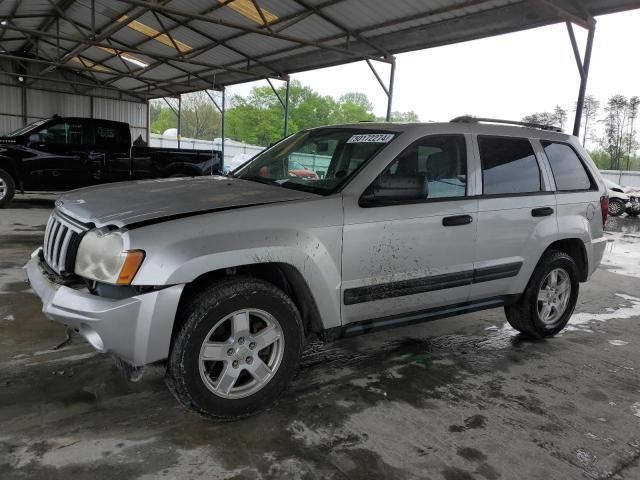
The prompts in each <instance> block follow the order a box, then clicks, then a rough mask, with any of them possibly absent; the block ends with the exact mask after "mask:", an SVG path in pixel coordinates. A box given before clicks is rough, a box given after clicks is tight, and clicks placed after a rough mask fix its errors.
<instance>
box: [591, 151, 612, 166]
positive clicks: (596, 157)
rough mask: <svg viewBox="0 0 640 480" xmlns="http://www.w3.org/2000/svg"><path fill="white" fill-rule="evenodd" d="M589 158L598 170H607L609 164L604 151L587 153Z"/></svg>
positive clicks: (607, 156)
mask: <svg viewBox="0 0 640 480" xmlns="http://www.w3.org/2000/svg"><path fill="white" fill-rule="evenodd" d="M589 156H590V157H591V159H592V160H593V163H595V164H596V167H598V168H599V169H600V170H608V169H609V166H610V164H611V159H610V158H609V154H608V153H607V152H605V151H604V150H592V151H589Z"/></svg>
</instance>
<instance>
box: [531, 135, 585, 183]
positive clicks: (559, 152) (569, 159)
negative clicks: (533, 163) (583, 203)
mask: <svg viewBox="0 0 640 480" xmlns="http://www.w3.org/2000/svg"><path fill="white" fill-rule="evenodd" d="M541 143H542V146H543V148H544V152H545V153H546V155H547V158H548V159H549V164H550V165H551V170H552V171H553V177H554V178H555V180H556V187H557V189H558V190H589V189H590V188H591V178H589V175H588V174H587V172H586V170H585V168H584V165H583V164H582V162H581V161H580V158H578V155H577V154H576V152H575V151H574V150H573V148H571V147H570V146H569V145H567V144H565V143H555V142H544V141H543V142H541Z"/></svg>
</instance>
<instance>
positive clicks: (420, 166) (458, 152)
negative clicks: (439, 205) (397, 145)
mask: <svg viewBox="0 0 640 480" xmlns="http://www.w3.org/2000/svg"><path fill="white" fill-rule="evenodd" d="M382 175H387V176H393V175H404V176H407V175H409V176H426V178H427V181H428V183H429V193H428V198H449V197H463V196H464V195H465V194H466V188H467V147H466V143H465V139H464V136H462V135H432V136H429V137H425V138H423V139H421V140H418V141H417V142H415V143H414V144H413V145H411V146H410V147H408V148H407V149H406V150H405V151H404V152H402V153H401V154H400V155H399V156H398V157H397V158H396V159H395V160H394V161H393V162H391V164H390V165H389V166H388V167H387V168H386V169H385V170H384V172H382Z"/></svg>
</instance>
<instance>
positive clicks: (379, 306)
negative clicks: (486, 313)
mask: <svg viewBox="0 0 640 480" xmlns="http://www.w3.org/2000/svg"><path fill="white" fill-rule="evenodd" d="M470 145H471V140H470V137H469V136H468V135H464V134H456V135H449V134H446V135H444V134H443V135H430V136H426V137H423V138H422V139H420V140H418V141H416V142H414V143H413V144H412V145H410V146H409V147H408V148H407V149H405V150H404V151H403V152H402V153H401V154H400V155H399V156H398V157H396V159H395V160H393V161H392V162H391V163H390V164H389V165H388V166H387V167H386V168H385V170H384V171H383V172H382V173H381V176H380V177H378V178H379V179H381V178H382V179H385V180H387V181H386V184H387V185H389V184H393V185H395V187H394V188H396V189H397V188H401V185H402V178H409V180H410V177H412V176H413V177H415V178H420V179H422V181H423V182H424V176H426V178H427V181H428V191H427V192H426V194H425V195H424V198H419V199H413V200H402V199H399V200H397V201H394V199H393V198H386V199H385V200H384V201H382V202H379V203H376V202H374V203H373V204H364V203H363V201H362V198H361V199H360V201H358V200H357V199H352V198H351V197H349V198H346V197H345V208H344V215H345V223H344V233H343V262H342V265H343V267H342V268H343V272H342V278H343V281H342V287H341V289H342V292H341V293H342V301H343V305H342V322H343V325H345V324H348V323H353V322H361V321H364V320H369V319H379V320H381V319H382V320H384V319H385V318H388V319H389V322H391V323H392V322H393V321H394V320H395V319H394V318H392V317H397V316H399V315H400V316H403V315H408V314H416V313H417V314H418V315H419V314H420V312H422V311H424V310H428V309H432V308H437V307H442V306H449V305H453V304H460V303H463V302H466V301H467V300H468V298H469V293H470V286H471V281H472V278H473V263H474V260H475V259H474V255H475V242H476V224H477V215H478V201H477V200H476V199H474V198H471V197H469V196H468V195H467V177H468V173H467V172H472V171H473V169H472V167H471V163H470V162H471V155H470V154H468V152H470V151H471V150H470V148H469V147H470ZM393 177H395V178H396V181H389V180H392V179H393ZM398 180H399V181H398ZM378 183H380V182H378ZM382 183H385V182H382ZM409 183H410V182H409ZM375 185H376V182H374V185H372V186H371V187H370V189H372V188H373V187H374V186H375ZM368 190H369V189H368ZM365 193H367V192H365ZM363 328H364V327H363Z"/></svg>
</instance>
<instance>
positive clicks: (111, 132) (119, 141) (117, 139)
mask: <svg viewBox="0 0 640 480" xmlns="http://www.w3.org/2000/svg"><path fill="white" fill-rule="evenodd" d="M123 137H124V132H122V130H121V129H119V128H118V127H117V126H116V125H108V124H97V125H96V127H95V144H96V145H111V146H113V145H123V144H124V143H126V140H125V138H123Z"/></svg>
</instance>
